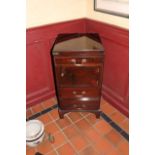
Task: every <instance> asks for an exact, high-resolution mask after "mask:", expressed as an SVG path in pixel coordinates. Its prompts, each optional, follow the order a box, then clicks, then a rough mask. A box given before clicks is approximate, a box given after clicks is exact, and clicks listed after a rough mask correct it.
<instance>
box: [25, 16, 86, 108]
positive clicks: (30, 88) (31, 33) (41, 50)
mask: <svg viewBox="0 0 155 155" xmlns="http://www.w3.org/2000/svg"><path fill="white" fill-rule="evenodd" d="M74 32H85V20H84V19H79V20H73V21H68V22H62V23H57V24H51V25H46V26H42V27H37V28H32V29H28V30H27V31H26V105H27V108H28V107H30V106H32V105H34V104H37V103H39V102H41V101H43V100H45V99H47V98H49V97H52V96H55V90H54V84H53V75H52V67H51V59H50V48H51V46H52V44H53V41H54V40H55V38H56V36H57V34H58V33H74Z"/></svg>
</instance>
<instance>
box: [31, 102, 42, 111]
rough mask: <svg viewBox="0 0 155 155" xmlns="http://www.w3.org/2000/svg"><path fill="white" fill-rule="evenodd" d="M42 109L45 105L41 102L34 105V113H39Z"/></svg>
mask: <svg viewBox="0 0 155 155" xmlns="http://www.w3.org/2000/svg"><path fill="white" fill-rule="evenodd" d="M42 110H43V107H42V105H41V104H37V105H35V106H33V107H32V111H33V113H38V112H41V111H42Z"/></svg>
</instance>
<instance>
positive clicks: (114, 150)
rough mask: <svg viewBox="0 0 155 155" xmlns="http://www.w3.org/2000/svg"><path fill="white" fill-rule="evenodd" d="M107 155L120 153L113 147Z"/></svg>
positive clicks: (118, 154) (119, 154)
mask: <svg viewBox="0 0 155 155" xmlns="http://www.w3.org/2000/svg"><path fill="white" fill-rule="evenodd" d="M107 155H122V154H121V152H120V151H119V150H118V149H117V148H114V149H112V150H111V151H110V152H109V153H108V154H107Z"/></svg>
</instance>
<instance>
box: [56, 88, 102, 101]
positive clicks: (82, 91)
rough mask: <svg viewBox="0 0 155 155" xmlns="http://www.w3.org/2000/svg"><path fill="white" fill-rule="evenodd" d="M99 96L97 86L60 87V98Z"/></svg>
mask: <svg viewBox="0 0 155 155" xmlns="http://www.w3.org/2000/svg"><path fill="white" fill-rule="evenodd" d="M99 96H100V89H98V88H96V89H95V88H94V89H92V88H60V89H59V97H61V98H64V99H66V98H82V97H88V98H89V97H90V98H91V97H92V98H97V97H99Z"/></svg>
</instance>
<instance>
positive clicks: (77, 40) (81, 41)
mask: <svg viewBox="0 0 155 155" xmlns="http://www.w3.org/2000/svg"><path fill="white" fill-rule="evenodd" d="M59 51H60V52H61V51H63V52H67V51H75V52H78V51H79V52H80V51H82V52H84V51H104V48H103V46H102V43H101V40H100V37H99V35H98V34H97V33H72V34H59V35H58V36H57V38H56V40H55V43H54V45H53V48H52V52H53V53H54V52H59Z"/></svg>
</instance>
